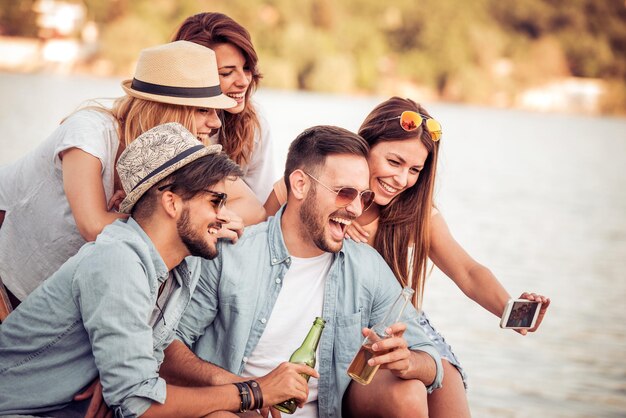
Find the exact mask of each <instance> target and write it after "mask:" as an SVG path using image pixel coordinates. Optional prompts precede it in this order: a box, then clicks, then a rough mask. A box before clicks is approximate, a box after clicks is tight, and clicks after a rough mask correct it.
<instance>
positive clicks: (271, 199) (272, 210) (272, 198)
mask: <svg viewBox="0 0 626 418" xmlns="http://www.w3.org/2000/svg"><path fill="white" fill-rule="evenodd" d="M263 207H265V212H266V213H267V216H274V215H276V212H278V209H280V202H279V201H278V198H277V197H276V192H275V191H274V190H272V192H271V193H270V195H269V196H268V197H267V200H266V201H265V204H264V205H263Z"/></svg>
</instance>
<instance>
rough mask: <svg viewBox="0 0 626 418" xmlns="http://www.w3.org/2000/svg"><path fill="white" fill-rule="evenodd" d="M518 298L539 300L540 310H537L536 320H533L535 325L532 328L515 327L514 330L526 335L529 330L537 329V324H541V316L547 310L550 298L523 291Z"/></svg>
mask: <svg viewBox="0 0 626 418" xmlns="http://www.w3.org/2000/svg"><path fill="white" fill-rule="evenodd" d="M519 299H526V300H532V301H535V302H541V310H540V311H539V316H537V322H535V326H534V327H533V328H531V329H517V330H516V331H517V332H519V333H520V334H522V335H526V334H527V333H529V332H535V331H537V328H539V325H541V321H543V316H544V315H545V314H546V311H547V310H548V306H550V298H547V297H545V296H543V295H538V294H536V293H528V292H524V293H522V295H521V296H520V297H519Z"/></svg>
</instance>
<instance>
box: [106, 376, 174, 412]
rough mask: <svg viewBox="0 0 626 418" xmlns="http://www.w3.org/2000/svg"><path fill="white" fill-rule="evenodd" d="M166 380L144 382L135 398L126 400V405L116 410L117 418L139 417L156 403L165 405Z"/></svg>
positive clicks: (157, 379)
mask: <svg viewBox="0 0 626 418" xmlns="http://www.w3.org/2000/svg"><path fill="white" fill-rule="evenodd" d="M166 388H167V386H166V384H165V380H163V379H162V378H160V377H158V378H156V379H150V380H148V381H145V382H143V384H142V385H141V386H140V387H139V388H138V389H137V391H136V392H135V394H134V395H133V396H130V397H128V398H126V399H125V400H124V403H123V404H122V405H120V406H118V407H117V408H115V416H116V417H120V418H121V417H139V416H141V415H143V414H144V413H145V412H146V411H147V410H148V408H150V406H152V404H153V403H154V402H158V403H160V404H164V403H165V398H166V396H167V389H166Z"/></svg>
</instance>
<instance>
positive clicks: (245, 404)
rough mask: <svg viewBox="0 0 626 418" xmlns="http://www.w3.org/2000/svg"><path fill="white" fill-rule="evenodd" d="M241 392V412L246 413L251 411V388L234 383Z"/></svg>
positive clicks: (243, 384)
mask: <svg viewBox="0 0 626 418" xmlns="http://www.w3.org/2000/svg"><path fill="white" fill-rule="evenodd" d="M233 385H235V386H237V389H238V390H239V397H240V398H241V405H240V407H239V412H246V411H248V410H249V409H250V388H249V387H248V385H246V384H245V383H239V382H236V383H233Z"/></svg>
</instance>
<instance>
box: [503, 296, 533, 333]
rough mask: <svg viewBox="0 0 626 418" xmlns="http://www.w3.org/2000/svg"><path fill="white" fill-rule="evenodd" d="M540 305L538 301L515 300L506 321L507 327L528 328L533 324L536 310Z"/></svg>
mask: <svg viewBox="0 0 626 418" xmlns="http://www.w3.org/2000/svg"><path fill="white" fill-rule="evenodd" d="M538 307H539V303H538V302H532V301H528V302H519V301H517V302H514V303H513V307H512V308H511V314H510V315H509V319H508V321H507V322H506V327H507V328H518V327H520V328H528V327H530V326H531V325H532V322H533V318H534V317H535V312H536V311H537V308H538Z"/></svg>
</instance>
